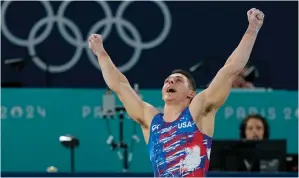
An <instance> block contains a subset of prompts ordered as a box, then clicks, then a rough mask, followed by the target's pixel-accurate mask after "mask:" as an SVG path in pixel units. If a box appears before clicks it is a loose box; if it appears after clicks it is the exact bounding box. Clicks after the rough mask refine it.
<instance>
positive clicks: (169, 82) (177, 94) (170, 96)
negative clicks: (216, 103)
mask: <svg viewBox="0 0 299 178" xmlns="http://www.w3.org/2000/svg"><path fill="white" fill-rule="evenodd" d="M194 93H195V92H194V91H192V90H191V89H190V87H189V82H188V79H187V77H185V76H184V75H183V74H180V73H175V74H171V75H170V76H169V77H167V78H166V79H165V81H164V85H163V88H162V97H163V100H164V101H165V102H169V101H178V102H182V101H185V100H188V98H187V97H191V98H193V96H194Z"/></svg>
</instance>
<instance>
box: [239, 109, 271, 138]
mask: <svg viewBox="0 0 299 178" xmlns="http://www.w3.org/2000/svg"><path fill="white" fill-rule="evenodd" d="M269 136H270V131H269V124H268V122H267V120H266V119H265V118H264V117H263V116H261V115H259V114H252V115H248V116H247V117H246V118H245V119H244V120H243V121H242V123H241V125H240V138H241V139H246V140H268V139H269Z"/></svg>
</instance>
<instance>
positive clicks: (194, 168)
mask: <svg viewBox="0 0 299 178" xmlns="http://www.w3.org/2000/svg"><path fill="white" fill-rule="evenodd" d="M211 146H212V138H211V137H209V136H207V135H205V134H203V133H202V132H201V131H200V130H199V129H198V128H197V126H196V124H195V122H194V121H193V119H192V116H191V114H190V111H189V108H186V109H185V110H183V112H182V113H181V114H180V116H179V117H178V118H177V119H176V120H175V121H173V122H165V121H164V119H163V114H161V113H160V114H157V115H156V116H155V117H154V118H153V121H152V123H151V127H150V138H149V141H148V148H149V154H150V160H151V162H152V166H153V169H154V175H155V177H204V176H206V174H207V172H208V169H209V163H210V152H211Z"/></svg>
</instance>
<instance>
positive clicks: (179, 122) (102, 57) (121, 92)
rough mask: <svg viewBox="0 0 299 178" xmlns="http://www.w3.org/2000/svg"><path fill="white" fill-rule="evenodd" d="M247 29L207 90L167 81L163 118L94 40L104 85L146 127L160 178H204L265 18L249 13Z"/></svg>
mask: <svg viewBox="0 0 299 178" xmlns="http://www.w3.org/2000/svg"><path fill="white" fill-rule="evenodd" d="M247 17H248V22H249V25H248V28H247V30H246V32H245V34H244V36H243V38H242V40H241V41H240V43H239V45H238V46H237V48H236V49H235V50H234V51H233V53H232V54H231V55H230V56H229V58H228V60H227V61H226V63H225V65H224V66H223V67H222V68H221V69H220V70H219V71H218V73H217V75H216V76H215V78H214V79H213V81H212V82H211V84H210V85H209V86H208V88H207V89H205V90H203V91H202V92H200V93H198V94H196V86H195V82H194V80H193V78H192V76H191V75H190V74H189V73H187V72H185V71H183V70H180V69H179V70H174V71H173V72H172V73H171V74H170V75H169V76H168V77H167V78H166V80H165V82H164V85H163V88H162V99H163V101H164V102H165V106H164V112H163V113H160V112H159V111H158V110H157V109H156V108H155V107H153V106H152V105H150V104H149V103H146V102H145V101H142V100H141V99H140V97H139V96H138V95H137V94H136V92H135V91H134V90H133V89H132V88H131V86H130V83H129V81H128V80H127V78H126V77H125V76H124V75H123V74H122V73H121V72H120V71H119V70H118V69H117V68H116V66H115V65H114V64H113V62H112V60H111V59H110V57H109V55H108V54H107V52H106V51H105V49H104V47H103V40H102V36H100V35H97V34H92V35H91V36H90V37H89V39H88V40H89V46H90V48H91V49H92V51H93V53H94V54H95V55H96V56H97V58H98V62H99V65H100V67H101V70H102V74H103V77H104V80H105V82H106V84H107V85H108V87H109V88H110V89H111V90H113V91H114V92H115V93H116V94H117V96H118V97H119V99H120V101H121V102H122V103H123V105H124V107H125V109H126V111H127V113H128V115H129V116H130V117H131V118H132V119H133V120H135V121H136V122H138V123H139V124H140V125H141V128H142V132H143V135H144V139H145V142H146V143H147V145H148V149H149V155H150V160H151V162H152V166H153V169H154V175H155V177H204V176H206V174H207V172H208V169H209V159H210V151H211V144H212V137H213V133H214V122H215V115H216V112H217V111H218V109H219V108H220V107H221V106H222V105H223V104H224V102H225V101H226V99H227V98H228V96H229V93H230V90H231V88H232V82H233V80H234V78H235V77H236V76H237V75H238V74H239V73H240V72H241V71H242V69H243V68H244V67H245V65H246V63H247V61H248V59H249V56H250V53H251V51H252V48H253V46H254V43H255V40H256V38H257V35H258V32H259V29H260V28H261V27H262V25H263V21H264V14H263V12H261V11H260V10H258V9H255V8H252V9H250V10H249V11H248V12H247Z"/></svg>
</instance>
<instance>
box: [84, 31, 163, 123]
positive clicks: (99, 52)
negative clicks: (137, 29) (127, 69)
mask: <svg viewBox="0 0 299 178" xmlns="http://www.w3.org/2000/svg"><path fill="white" fill-rule="evenodd" d="M88 41H89V46H90V48H91V49H92V51H93V53H94V54H95V55H96V56H97V57H98V62H99V65H100V67H101V71H102V74H103V77H104V80H105V82H106V84H107V85H108V87H109V88H110V89H111V90H112V91H114V92H115V93H116V94H117V96H118V97H119V99H120V100H121V102H122V103H123V105H124V107H125V109H126V111H127V113H128V115H129V116H130V117H131V118H132V119H133V120H135V121H136V122H138V123H139V124H140V125H141V126H142V127H143V128H148V127H149V126H150V124H151V119H152V118H153V117H154V115H155V114H157V113H158V111H157V109H155V108H154V107H153V106H151V105H150V104H148V103H146V102H143V101H142V100H141V99H140V97H139V96H138V95H137V93H136V92H135V91H134V89H133V88H132V87H131V86H130V83H129V81H128V80H127V78H126V77H125V76H124V75H123V74H122V73H121V72H120V71H119V70H118V69H117V68H116V66H115V65H114V64H113V62H112V60H111V59H110V57H109V55H108V54H107V52H106V51H105V49H104V47H103V41H102V36H101V35H97V34H93V35H91V36H90V37H89V39H88Z"/></svg>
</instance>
